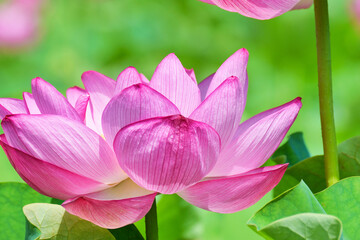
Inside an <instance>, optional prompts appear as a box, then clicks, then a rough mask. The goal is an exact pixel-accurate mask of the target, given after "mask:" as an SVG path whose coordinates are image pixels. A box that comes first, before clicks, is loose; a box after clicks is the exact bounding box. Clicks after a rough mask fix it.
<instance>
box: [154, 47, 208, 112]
mask: <svg viewBox="0 0 360 240" xmlns="http://www.w3.org/2000/svg"><path fill="white" fill-rule="evenodd" d="M150 86H151V87H152V88H153V89H155V90H156V91H158V92H159V93H161V94H163V95H164V96H165V97H167V98H168V99H169V100H170V101H171V102H173V103H174V104H175V105H176V106H177V107H178V108H179V110H180V112H181V114H183V115H184V116H189V115H190V113H191V112H192V111H194V110H195V108H196V107H197V106H199V104H200V102H201V98H200V91H199V88H198V86H197V84H196V82H194V80H193V79H191V77H190V76H189V75H188V74H187V73H186V70H185V68H184V67H183V65H182V64H181V62H180V60H179V59H178V58H177V57H176V55H175V54H173V53H172V54H169V55H168V56H167V57H166V58H164V60H162V61H161V63H160V64H159V66H158V67H157V68H156V70H155V73H154V75H153V77H152V79H151V82H150Z"/></svg>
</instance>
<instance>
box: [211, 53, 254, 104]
mask: <svg viewBox="0 0 360 240" xmlns="http://www.w3.org/2000/svg"><path fill="white" fill-rule="evenodd" d="M248 59H249V53H248V51H247V50H246V49H244V48H242V49H240V50H238V51H236V52H235V53H234V54H233V55H231V56H230V57H229V58H228V59H227V60H226V61H225V62H224V63H223V64H222V65H221V66H220V68H219V69H218V70H217V71H216V73H215V74H214V76H213V77H212V78H211V76H210V77H209V78H208V79H206V81H210V82H209V83H208V84H209V85H208V88H207V91H206V94H205V96H206V97H208V96H209V95H210V94H211V93H212V92H213V91H214V90H215V89H217V88H218V87H219V86H220V84H221V83H222V82H224V81H225V80H226V79H228V78H229V77H231V76H235V77H237V78H238V79H239V81H240V85H243V86H245V87H244V88H243V92H244V93H243V94H244V96H245V98H246V94H247V85H248V83H247V72H246V67H247V62H248ZM204 84H205V83H204ZM206 85H207V83H206ZM206 85H205V86H206ZM205 86H204V87H205ZM244 104H245V102H244Z"/></svg>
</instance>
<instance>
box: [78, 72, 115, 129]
mask: <svg viewBox="0 0 360 240" xmlns="http://www.w3.org/2000/svg"><path fill="white" fill-rule="evenodd" d="M81 79H82V81H83V83H84V86H85V89H86V91H87V92H88V93H89V95H90V109H91V113H92V118H93V121H94V123H95V125H96V127H97V132H98V133H99V134H102V133H103V132H102V128H101V117H102V113H103V111H104V108H105V107H106V105H107V104H108V103H109V101H110V99H111V98H112V96H113V94H114V90H115V85H116V82H115V81H114V80H113V79H111V78H109V77H107V76H105V75H102V74H101V73H98V72H95V71H88V72H84V73H83V75H82V76H81Z"/></svg>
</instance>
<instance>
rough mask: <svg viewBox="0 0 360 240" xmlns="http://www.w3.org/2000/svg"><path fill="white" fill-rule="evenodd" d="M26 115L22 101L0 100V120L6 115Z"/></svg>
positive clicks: (12, 99)
mask: <svg viewBox="0 0 360 240" xmlns="http://www.w3.org/2000/svg"><path fill="white" fill-rule="evenodd" d="M19 113H26V107H25V104H24V101H22V100H20V99H14V98H0V120H2V119H3V118H4V117H5V116H6V115H11V114H19Z"/></svg>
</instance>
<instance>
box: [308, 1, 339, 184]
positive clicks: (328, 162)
mask: <svg viewBox="0 0 360 240" xmlns="http://www.w3.org/2000/svg"><path fill="white" fill-rule="evenodd" d="M314 7H315V23H316V40H317V41H316V46H317V61H318V81H319V100H320V117H321V129H322V139H323V147H324V159H325V175H326V182H327V185H328V186H331V185H333V184H334V183H336V182H338V181H339V161H338V154H337V143H336V134H335V121H334V107H333V96H332V78H331V52H330V29H329V12H328V2H327V0H315V1H314Z"/></svg>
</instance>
